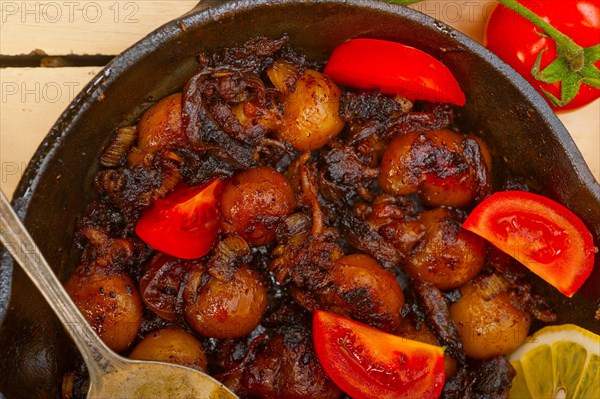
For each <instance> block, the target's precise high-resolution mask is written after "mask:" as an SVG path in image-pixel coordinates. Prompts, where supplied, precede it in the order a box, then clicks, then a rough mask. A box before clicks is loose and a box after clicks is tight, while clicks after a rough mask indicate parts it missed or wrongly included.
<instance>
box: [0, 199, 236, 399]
mask: <svg viewBox="0 0 600 399" xmlns="http://www.w3.org/2000/svg"><path fill="white" fill-rule="evenodd" d="M0 241H1V242H2V244H4V246H5V247H6V249H7V250H8V252H10V254H11V255H12V256H13V258H14V259H15V260H16V261H17V263H19V264H20V265H21V267H22V268H23V270H24V271H25V272H26V273H27V275H28V276H29V278H31V280H32V281H33V283H34V284H35V286H36V287H37V288H38V289H39V290H40V292H41V293H42V295H43V296H44V298H45V299H46V301H47V302H48V304H49V305H50V307H51V308H52V310H53V311H54V313H56V315H57V316H58V318H59V319H60V321H61V323H62V324H63V326H64V327H65V329H66V330H67V332H68V333H69V334H70V336H71V338H73V341H74V342H75V345H77V348H78V349H79V351H80V352H81V355H82V356H83V360H84V361H85V364H86V365H87V368H88V373H89V375H90V388H89V391H88V394H87V397H88V398H90V399H92V398H93V399H96V398H97V399H100V398H102V399H105V398H131V399H146V398H147V399H154V398H169V399H171V398H177V399H186V398H206V399H234V398H237V396H236V395H234V394H233V393H232V392H231V391H229V390H228V389H227V388H226V387H225V386H224V385H223V384H221V383H220V382H219V381H217V380H215V379H214V378H212V377H211V376H209V375H207V374H205V373H202V372H200V371H197V370H194V369H191V368H187V367H183V366H179V365H176V364H169V363H159V362H148V361H139V360H129V359H126V358H124V357H122V356H119V355H118V354H116V353H115V352H113V351H112V350H110V348H109V347H108V346H106V344H105V343H104V342H103V341H102V340H101V339H100V337H99V336H98V335H97V334H96V333H95V332H94V330H93V329H92V327H91V326H90V325H89V324H88V323H87V321H86V320H85V318H84V317H83V315H82V314H81V312H80V311H79V309H78V308H77V306H76V305H75V303H73V301H72V300H71V298H70V297H69V294H67V292H66V291H65V289H64V288H63V286H62V284H61V283H60V281H59V280H58V278H57V277H56V275H55V274H54V273H53V272H52V269H51V268H50V266H49V265H48V262H46V260H45V259H44V257H43V256H42V255H41V252H40V250H39V249H38V248H37V246H36V244H35V242H34V241H33V239H32V238H31V236H30V235H29V233H28V232H27V230H26V229H25V226H23V224H22V223H21V221H20V220H19V218H18V217H17V215H16V214H15V212H14V210H13V209H12V207H11V206H10V203H9V202H8V199H7V198H6V196H5V195H4V193H3V192H2V191H0Z"/></svg>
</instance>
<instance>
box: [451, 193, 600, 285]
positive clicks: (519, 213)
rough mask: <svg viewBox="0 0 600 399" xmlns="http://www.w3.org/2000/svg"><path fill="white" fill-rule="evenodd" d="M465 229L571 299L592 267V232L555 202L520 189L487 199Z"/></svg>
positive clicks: (468, 221) (475, 211)
mask: <svg viewBox="0 0 600 399" xmlns="http://www.w3.org/2000/svg"><path fill="white" fill-rule="evenodd" d="M463 228H465V229H467V230H469V231H471V232H473V233H475V234H477V235H479V236H481V237H483V238H485V239H486V240H488V241H489V242H490V243H492V244H493V245H494V246H495V247H497V248H499V249H500V250H502V251H504V252H505V253H507V254H508V255H510V256H512V257H513V258H515V259H516V260H518V261H519V262H521V263H522V264H523V265H524V266H526V267H527V268H528V269H529V270H531V271H532V272H533V273H535V274H537V275H538V276H540V277H541V278H543V279H544V280H546V281H547V282H548V283H550V284H551V285H553V286H554V287H556V288H557V289H558V290H559V291H560V292H562V293H563V294H564V295H566V296H568V297H571V296H573V294H574V293H575V292H576V291H577V290H578V289H579V287H581V285H582V284H583V283H584V282H585V280H586V279H587V278H588V276H589V275H590V273H591V272H592V269H593V267H594V253H595V248H594V242H593V238H592V234H591V233H590V231H589V230H588V229H587V228H586V227H585V225H584V224H583V222H582V221H581V219H579V218H578V217H577V216H576V215H575V214H574V213H573V212H571V211H570V210H568V209H567V208H565V207H564V206H562V205H561V204H559V203H556V202H554V201H552V200H551V199H549V198H546V197H543V196H541V195H537V194H532V193H528V192H524V191H503V192H498V193H495V194H493V195H491V196H490V197H488V198H486V199H485V200H484V201H483V202H481V203H480V204H479V205H477V207H476V208H475V209H474V210H473V212H471V214H470V215H469V217H468V218H467V220H465V222H464V223H463Z"/></svg>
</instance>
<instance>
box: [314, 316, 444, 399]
mask: <svg viewBox="0 0 600 399" xmlns="http://www.w3.org/2000/svg"><path fill="white" fill-rule="evenodd" d="M313 340H314V344H315V352H316V354H317V357H318V359H319V362H320V363H321V366H323V369H325V372H326V373H327V375H328V376H329V378H331V379H332V380H333V382H335V383H336V384H337V385H338V386H339V387H340V388H341V389H342V390H344V391H345V392H346V393H347V394H348V395H350V396H351V397H352V398H354V399H392V398H393V399H404V398H406V399H415V398H419V399H428V398H432V399H433V398H438V397H439V396H440V393H441V392H442V388H443V387H444V380H445V377H446V376H445V372H444V350H443V349H442V348H441V347H438V346H433V345H428V344H424V343H422V342H417V341H412V340H409V339H406V338H402V337H398V336H396V335H391V334H387V333H385V332H383V331H380V330H377V329H375V328H372V327H369V326H367V325H365V324H362V323H359V322H356V321H353V320H350V319H346V318H345V317H341V316H338V315H334V314H332V313H328V312H325V311H322V310H316V311H315V313H314V316H313Z"/></svg>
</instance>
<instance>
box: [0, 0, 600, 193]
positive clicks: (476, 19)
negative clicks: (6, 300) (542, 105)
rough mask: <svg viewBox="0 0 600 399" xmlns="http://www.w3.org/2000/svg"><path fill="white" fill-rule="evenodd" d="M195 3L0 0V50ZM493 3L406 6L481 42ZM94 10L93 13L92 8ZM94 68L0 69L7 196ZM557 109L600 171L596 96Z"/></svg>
mask: <svg viewBox="0 0 600 399" xmlns="http://www.w3.org/2000/svg"><path fill="white" fill-rule="evenodd" d="M51 3H52V4H54V5H50V4H51ZM92 3H94V4H92ZM196 3H197V2H196V0H179V1H155V0H138V1H116V0H108V1H103V0H100V1H72V2H61V1H58V2H57V1H53V2H52V1H5V0H1V1H0V21H1V22H2V25H1V32H0V33H1V35H0V54H2V55H16V54H28V53H29V52H31V51H32V50H34V49H42V50H44V51H45V52H46V53H48V54H51V55H64V54H71V53H72V54H108V55H111V54H118V53H120V52H121V51H123V50H124V49H125V48H127V47H129V46H130V45H132V44H133V43H134V42H136V41H137V40H139V39H140V38H142V37H143V36H144V35H146V34H147V33H149V32H151V31H152V30H153V29H155V28H156V27H158V26H160V25H161V24H163V23H165V22H167V21H169V20H171V19H173V18H176V17H178V16H180V15H182V14H184V13H185V12H187V11H189V10H190V9H191V8H193V6H194V5H195V4H196ZM69 4H73V5H72V6H71V5H69ZM494 4H495V2H494V1H493V0H480V1H469V0H466V1H462V0H456V1H454V0H426V1H424V2H422V3H418V4H415V5H413V6H412V8H415V9H417V10H419V11H421V12H424V13H426V14H428V15H430V16H432V17H434V18H438V19H440V20H442V21H445V22H446V23H448V24H449V25H451V26H453V27H454V28H456V29H458V30H460V31H461V32H463V33H465V34H467V35H468V36H470V37H472V38H474V39H475V40H477V41H479V42H482V41H483V32H484V27H485V20H486V18H487V16H488V15H489V13H490V12H491V9H492V8H493V5H494ZM56 5H58V7H59V9H58V10H59V11H60V13H61V14H60V17H59V14H58V11H57V9H56ZM15 7H17V8H16V9H15ZM36 7H37V8H36ZM71 8H72V10H71ZM95 10H99V12H100V14H94V13H93V12H94V11H95ZM94 21H95V22H94ZM99 70H100V68H99V67H85V68H55V69H46V68H7V69H0V85H1V86H0V101H1V102H0V114H1V118H0V173H1V174H0V188H2V190H4V191H5V192H6V193H7V194H8V195H9V196H10V195H12V193H13V191H14V188H15V187H16V185H17V183H18V181H19V178H20V176H21V174H22V172H23V171H24V169H25V167H26V165H27V163H28V162H29V159H30V158H31V156H32V154H33V153H34V152H35V149H36V148H37V147H38V145H39V144H40V142H41V141H42V140H43V138H44V136H45V135H46V133H47V132H48V130H49V129H50V127H51V126H52V125H53V123H54V121H55V120H56V119H57V118H58V116H59V115H60V114H61V112H62V111H63V110H64V109H65V107H66V106H67V105H68V103H69V102H70V100H71V99H72V98H73V97H74V95H75V94H76V93H77V92H78V91H79V90H81V89H82V88H83V87H84V86H85V84H87V82H88V81H90V80H91V79H92V77H93V76H94V75H95V74H96V73H97V72H98V71H99ZM559 117H560V118H561V120H562V121H563V123H564V124H565V126H566V127H567V129H568V130H569V132H570V133H571V135H572V136H573V138H574V140H575V142H576V143H577V145H578V147H579V148H580V150H581V152H582V154H583V156H584V158H585V159H586V161H587V163H588V165H589V167H590V169H591V170H592V173H593V174H594V175H595V176H596V178H597V179H600V100H598V101H595V102H594V103H592V104H590V105H588V106H587V107H585V108H582V109H579V110H576V111H572V112H570V113H565V114H561V115H559Z"/></svg>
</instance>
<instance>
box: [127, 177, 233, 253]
mask: <svg viewBox="0 0 600 399" xmlns="http://www.w3.org/2000/svg"><path fill="white" fill-rule="evenodd" d="M222 189H223V182H222V181H221V180H220V179H215V180H212V181H210V182H208V183H206V184H204V185H202V186H198V187H188V186H186V185H184V184H180V185H179V186H177V188H176V189H175V191H173V192H172V193H170V194H169V195H167V196H166V197H165V198H162V199H158V200H156V202H155V203H154V204H153V205H152V206H151V207H150V208H148V209H147V210H146V211H145V212H144V213H143V215H142V217H141V218H140V220H139V221H138V223H137V225H136V227H135V232H136V234H137V235H138V236H139V237H140V238H141V239H142V240H144V242H145V243H146V244H148V245H150V246H151V247H152V248H154V249H156V250H158V251H162V252H164V253H167V254H169V255H171V256H175V257H177V258H183V259H195V258H200V257H202V256H204V255H206V254H207V253H208V252H209V251H210V250H211V248H212V247H213V244H214V242H215V239H216V237H217V232H218V226H219V202H220V201H221V192H222Z"/></svg>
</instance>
